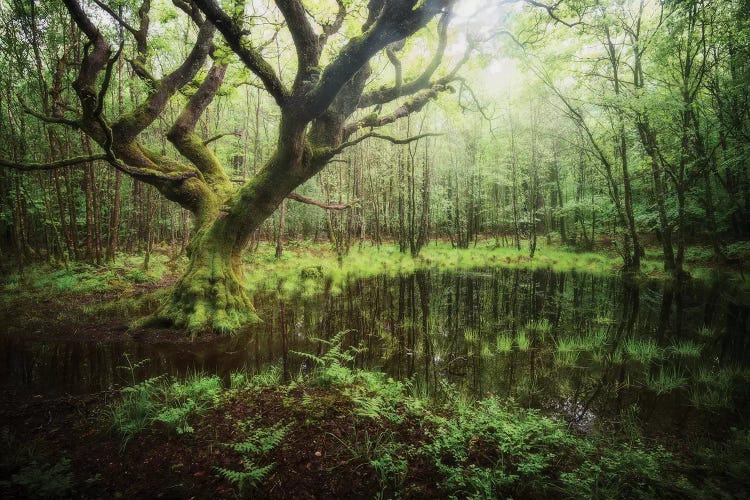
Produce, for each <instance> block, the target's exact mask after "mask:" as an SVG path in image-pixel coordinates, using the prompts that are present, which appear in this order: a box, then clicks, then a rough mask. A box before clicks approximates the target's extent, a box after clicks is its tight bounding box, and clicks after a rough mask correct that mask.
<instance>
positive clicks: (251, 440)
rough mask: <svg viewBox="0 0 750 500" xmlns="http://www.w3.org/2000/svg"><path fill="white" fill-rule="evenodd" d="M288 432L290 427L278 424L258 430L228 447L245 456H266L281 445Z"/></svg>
mask: <svg viewBox="0 0 750 500" xmlns="http://www.w3.org/2000/svg"><path fill="white" fill-rule="evenodd" d="M246 425H247V424H246ZM288 431H289V425H284V426H282V425H279V424H276V425H274V426H273V427H268V428H265V429H264V428H260V429H256V430H255V431H253V433H252V434H250V435H249V436H248V437H247V439H245V440H244V441H241V442H239V443H230V444H228V445H226V446H227V447H228V448H230V449H232V450H234V451H236V452H238V453H242V454H243V455H248V454H251V453H252V454H255V455H260V454H266V453H268V452H269V451H271V450H273V449H274V448H276V447H277V446H278V445H279V444H281V442H282V441H283V440H284V436H286V433H287V432H288Z"/></svg>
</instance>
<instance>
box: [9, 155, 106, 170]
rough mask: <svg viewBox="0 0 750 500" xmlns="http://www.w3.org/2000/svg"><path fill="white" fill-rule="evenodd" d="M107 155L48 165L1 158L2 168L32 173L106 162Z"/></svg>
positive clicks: (77, 157)
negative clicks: (100, 161)
mask: <svg viewBox="0 0 750 500" xmlns="http://www.w3.org/2000/svg"><path fill="white" fill-rule="evenodd" d="M106 159H107V155H105V154H99V155H92V156H76V157H73V158H67V159H65V160H57V161H51V162H47V163H20V162H16V161H10V160H5V159H3V158H0V167H5V168H12V169H14V170H22V171H32V170H55V169H57V168H63V167H72V166H74V165H80V164H81V163H89V162H92V161H96V160H106Z"/></svg>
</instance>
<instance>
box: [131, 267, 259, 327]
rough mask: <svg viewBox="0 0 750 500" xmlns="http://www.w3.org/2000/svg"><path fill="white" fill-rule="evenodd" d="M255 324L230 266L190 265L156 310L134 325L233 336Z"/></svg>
mask: <svg viewBox="0 0 750 500" xmlns="http://www.w3.org/2000/svg"><path fill="white" fill-rule="evenodd" d="M254 321H258V316H257V315H256V314H255V310H254V308H253V305H252V303H251V301H250V299H249V297H248V295H247V293H246V292H245V289H244V287H243V286H242V283H241V282H240V280H239V278H238V276H237V273H236V272H235V271H234V270H233V269H232V268H231V266H230V265H224V266H216V265H205V264H203V265H201V264H200V262H191V264H190V267H189V269H188V271H187V273H186V274H185V275H184V276H183V277H182V278H181V279H180V280H179V281H178V282H177V283H176V284H175V286H174V288H173V289H172V292H171V293H170V294H169V297H167V299H166V301H165V302H164V303H163V304H162V305H161V306H160V307H159V309H158V310H157V311H156V312H155V313H154V314H153V315H151V316H149V317H147V318H144V319H143V320H141V321H139V322H138V324H137V326H156V325H170V326H174V327H176V328H185V329H187V331H188V332H189V333H190V334H192V335H195V334H199V333H201V332H205V331H215V332H219V333H233V332H235V331H237V330H238V329H239V328H240V327H241V326H243V325H245V324H247V323H251V322H254Z"/></svg>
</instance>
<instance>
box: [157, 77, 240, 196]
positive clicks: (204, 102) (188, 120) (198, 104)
mask: <svg viewBox="0 0 750 500" xmlns="http://www.w3.org/2000/svg"><path fill="white" fill-rule="evenodd" d="M226 71H227V65H226V64H221V63H217V62H214V64H213V66H211V69H210V70H209V71H208V75H207V76H206V78H205V80H203V83H201V86H200V87H199V88H198V91H197V92H196V93H195V94H193V96H192V97H191V98H190V100H189V101H188V103H187V105H186V106H185V108H184V109H183V110H182V113H180V116H179V117H177V120H176V121H175V122H174V125H172V128H171V129H170V130H169V132H168V133H167V139H169V141H170V142H171V143H172V144H174V146H175V147H176V148H177V150H178V151H179V152H180V154H182V155H183V156H184V157H185V158H187V159H188V160H190V161H191V162H192V163H193V165H195V166H196V167H197V168H198V170H200V171H201V173H202V174H203V175H204V178H205V180H206V181H207V182H208V183H209V185H210V186H211V187H212V188H214V189H216V190H217V191H222V192H223V193H224V194H226V193H225V192H226V190H227V189H228V188H229V178H228V177H227V175H226V173H225V172H224V169H223V168H222V166H221V164H220V163H219V160H218V159H217V158H216V156H214V154H213V153H212V152H211V150H210V149H208V147H206V143H204V142H203V141H202V140H201V139H200V138H199V137H198V135H197V134H196V133H195V125H196V124H197V123H198V120H199V119H200V117H201V115H203V113H204V111H205V110H206V108H207V107H208V105H209V104H211V102H212V101H213V99H214V97H215V96H216V92H218V90H219V88H220V87H221V83H222V82H223V81H224V75H225V74H226Z"/></svg>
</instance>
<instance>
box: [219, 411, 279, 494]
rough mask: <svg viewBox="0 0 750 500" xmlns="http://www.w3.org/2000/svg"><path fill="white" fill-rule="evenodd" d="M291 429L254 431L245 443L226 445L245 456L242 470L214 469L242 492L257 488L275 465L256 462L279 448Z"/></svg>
mask: <svg viewBox="0 0 750 500" xmlns="http://www.w3.org/2000/svg"><path fill="white" fill-rule="evenodd" d="M253 424H254V422H253V421H248V422H244V423H242V424H240V426H241V427H242V428H249V427H252V426H253ZM290 427H291V424H289V425H281V424H276V425H274V426H273V427H267V428H258V429H253V430H252V431H251V432H249V434H248V436H247V438H246V439H245V440H244V441H241V442H239V443H229V444H226V445H224V446H226V447H227V448H229V449H232V450H234V451H236V452H238V453H240V454H242V455H243V457H242V470H239V471H238V470H233V469H225V468H224V467H214V470H215V471H216V472H217V473H218V474H219V475H220V476H221V477H223V478H224V479H226V480H227V481H229V482H230V483H232V484H234V485H236V486H237V488H238V489H239V490H240V492H241V491H242V490H243V489H244V488H245V487H247V486H250V487H251V488H257V487H258V486H259V485H260V484H261V483H262V482H263V480H264V479H265V478H266V476H268V473H269V472H271V469H273V466H274V464H273V463H270V464H266V465H262V466H261V465H258V464H257V463H256V460H257V459H259V458H260V457H261V456H263V455H266V454H267V453H269V452H270V451H272V450H273V449H274V448H276V447H277V446H279V445H280V444H281V442H282V441H283V440H284V436H286V433H287V432H288V431H289V428H290Z"/></svg>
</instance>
